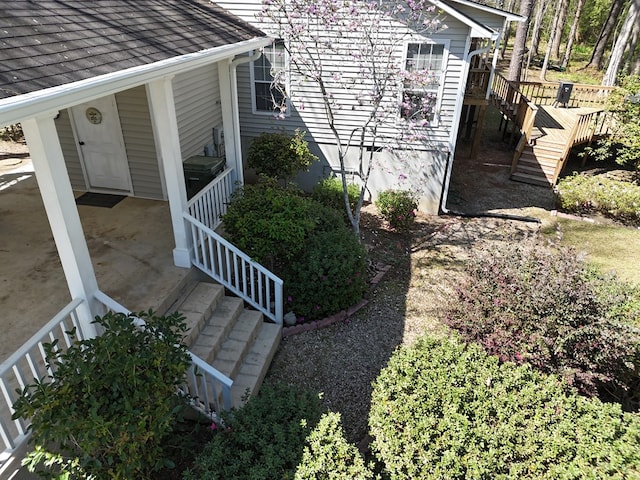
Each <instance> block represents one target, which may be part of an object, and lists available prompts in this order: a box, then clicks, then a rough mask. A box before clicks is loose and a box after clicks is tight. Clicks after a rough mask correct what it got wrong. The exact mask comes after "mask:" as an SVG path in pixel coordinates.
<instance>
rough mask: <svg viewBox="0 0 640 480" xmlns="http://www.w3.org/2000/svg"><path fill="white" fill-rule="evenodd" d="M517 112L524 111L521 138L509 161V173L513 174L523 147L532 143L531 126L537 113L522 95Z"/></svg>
mask: <svg viewBox="0 0 640 480" xmlns="http://www.w3.org/2000/svg"><path fill="white" fill-rule="evenodd" d="M518 109H519V110H522V111H524V113H523V119H522V127H521V130H520V131H521V132H522V136H521V137H520V140H519V141H518V145H517V146H516V150H515V152H514V154H513V159H512V161H511V173H512V174H513V173H514V172H515V171H516V167H517V165H518V159H519V158H520V156H521V155H522V152H523V151H524V149H525V147H526V146H527V145H529V144H530V143H531V141H532V139H531V133H532V132H533V126H534V124H535V121H536V115H537V113H538V107H537V106H536V105H534V104H533V103H532V102H531V101H529V99H528V98H527V97H525V96H524V95H522V96H521V97H520V106H519V107H518Z"/></svg>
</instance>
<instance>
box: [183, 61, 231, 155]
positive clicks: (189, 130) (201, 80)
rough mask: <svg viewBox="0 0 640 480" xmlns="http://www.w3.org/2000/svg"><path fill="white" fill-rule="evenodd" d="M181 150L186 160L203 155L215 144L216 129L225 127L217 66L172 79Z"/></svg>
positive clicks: (209, 66)
mask: <svg viewBox="0 0 640 480" xmlns="http://www.w3.org/2000/svg"><path fill="white" fill-rule="evenodd" d="M173 95H174V99H175V105H176V117H177V121H178V132H179V135H180V151H181V153H182V158H183V160H186V159H187V158H189V157H191V156H193V155H202V154H203V152H204V146H205V145H206V144H208V143H211V142H212V141H213V127H215V126H217V125H221V124H222V110H221V106H220V91H219V81H218V66H217V65H208V66H206V67H202V68H199V69H196V70H190V71H188V72H185V73H182V74H180V75H177V76H176V77H175V78H174V80H173Z"/></svg>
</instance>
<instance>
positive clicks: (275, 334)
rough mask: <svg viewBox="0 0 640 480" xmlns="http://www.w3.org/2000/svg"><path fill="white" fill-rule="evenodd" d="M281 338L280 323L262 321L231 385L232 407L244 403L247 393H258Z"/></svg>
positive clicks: (250, 394) (252, 394)
mask: <svg viewBox="0 0 640 480" xmlns="http://www.w3.org/2000/svg"><path fill="white" fill-rule="evenodd" d="M281 338H282V326H281V325H276V324H274V323H262V325H261V327H260V330H259V332H258V335H257V337H256V339H255V342H254V343H253V345H252V346H251V348H250V349H249V352H248V353H247V356H246V358H245V360H244V362H243V364H242V366H241V367H240V370H239V371H238V375H237V376H236V377H235V379H234V382H233V387H231V403H232V405H233V406H234V407H240V406H242V405H243V404H244V403H245V401H246V400H247V399H248V398H249V397H248V396H247V393H248V394H249V396H255V395H257V394H258V391H259V390H260V386H261V385H262V381H263V380H264V377H265V375H266V374H267V371H268V370H269V365H271V361H272V360H273V356H274V355H275V353H276V351H277V350H278V346H279V345H280V339H281Z"/></svg>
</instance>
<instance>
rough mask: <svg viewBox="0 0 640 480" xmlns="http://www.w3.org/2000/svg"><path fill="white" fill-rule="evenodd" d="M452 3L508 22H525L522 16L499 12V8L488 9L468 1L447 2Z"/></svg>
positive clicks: (486, 6)
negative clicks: (497, 16)
mask: <svg viewBox="0 0 640 480" xmlns="http://www.w3.org/2000/svg"><path fill="white" fill-rule="evenodd" d="M448 1H451V2H454V3H459V4H461V5H466V6H468V7H471V8H475V9H478V10H481V11H483V12H489V13H493V14H495V15H499V16H501V17H504V18H506V19H507V20H509V21H510V22H524V21H525V20H526V18H525V17H523V16H522V15H518V14H516V13H511V12H507V11H506V10H501V9H499V8H494V7H490V6H488V5H482V4H480V3H476V2H470V1H469V0H448Z"/></svg>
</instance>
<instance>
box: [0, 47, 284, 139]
mask: <svg viewBox="0 0 640 480" xmlns="http://www.w3.org/2000/svg"><path fill="white" fill-rule="evenodd" d="M272 42H273V39H272V38H270V37H256V38H252V39H250V40H244V41H242V42H238V43H232V44H229V45H222V46H220V47H215V48H210V49H207V50H202V51H199V52H195V53H190V54H187V55H181V56H179V57H172V58H168V59H166V60H161V61H159V62H154V63H150V64H147V65H139V66H137V67H132V68H128V69H125V70H120V71H117V72H113V73H108V74H105V75H100V76H97V77H92V78H87V79H85V80H80V81H78V82H73V83H69V84H65V85H59V86H56V87H51V88H46V89H43V90H38V91H35V92H30V93H26V94H23V95H17V96H14V97H9V98H4V99H2V100H0V126H3V125H13V124H15V123H20V121H22V120H24V119H28V118H34V117H38V116H41V115H46V114H50V113H52V112H57V111H60V110H63V109H65V108H69V107H71V106H73V105H77V104H79V103H84V102H88V101H90V100H93V99H95V98H100V97H103V96H106V95H111V94H114V93H117V92H121V91H123V90H127V89H129V88H133V87H136V86H139V85H143V84H145V83H148V82H150V81H153V80H157V79H159V78H162V77H167V76H172V75H175V74H177V73H180V72H184V71H186V70H192V69H194V68H198V67H201V66H204V65H208V64H211V63H216V62H218V61H220V60H224V59H227V58H233V57H234V56H236V55H241V54H244V53H247V52H250V51H252V50H257V49H259V48H262V47H265V46H267V45H270V44H271V43H272Z"/></svg>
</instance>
